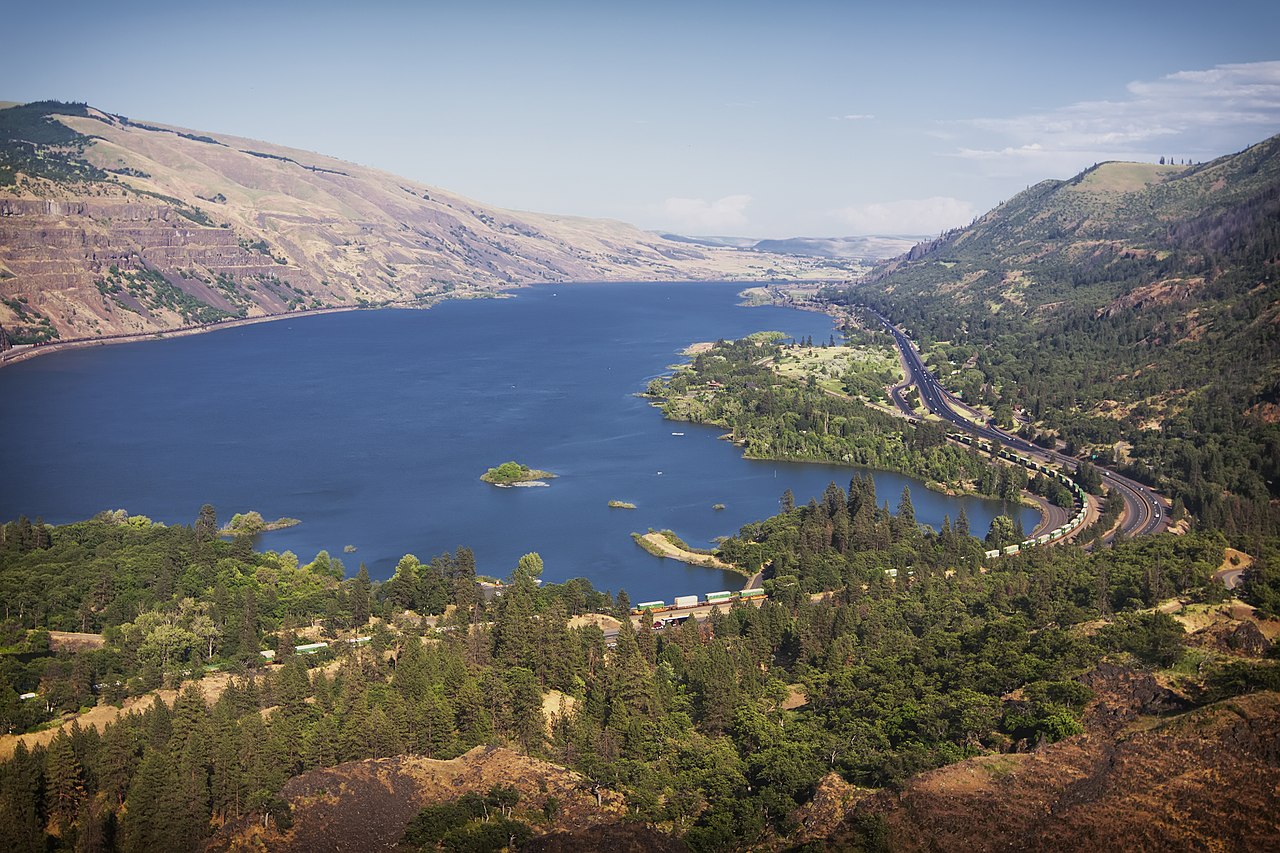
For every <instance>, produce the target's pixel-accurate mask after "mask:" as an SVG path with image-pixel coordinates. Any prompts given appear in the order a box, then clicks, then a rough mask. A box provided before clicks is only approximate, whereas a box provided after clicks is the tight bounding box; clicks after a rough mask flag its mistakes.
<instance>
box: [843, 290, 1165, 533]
mask: <svg viewBox="0 0 1280 853" xmlns="http://www.w3.org/2000/svg"><path fill="white" fill-rule="evenodd" d="M867 310H868V311H870V312H871V313H872V314H874V315H875V316H876V318H877V319H879V320H880V322H881V323H883V324H884V326H885V328H886V329H888V331H889V334H891V335H893V339H894V341H895V342H896V343H897V345H898V350H899V351H900V352H901V353H902V360H903V362H904V363H905V364H906V367H907V373H908V376H907V379H908V383H909V384H910V385H914V386H915V387H916V388H917V389H918V390H919V392H920V400H921V402H923V403H924V405H925V408H927V409H928V410H929V411H930V412H931V413H933V414H935V415H937V416H938V417H940V418H942V419H943V420H944V421H946V422H947V423H949V424H951V425H952V426H954V427H956V428H957V429H961V430H964V431H965V432H968V433H970V434H972V435H975V436H978V437H980V438H984V439H986V440H987V441H990V442H993V443H996V444H1002V445H1004V446H1006V447H1008V448H1010V449H1011V450H1016V451H1018V452H1019V453H1023V454H1025V455H1027V456H1030V457H1032V458H1035V459H1038V460H1039V461H1041V462H1056V463H1059V464H1062V465H1064V466H1066V468H1067V469H1068V470H1070V471H1075V470H1076V469H1077V468H1078V467H1079V461H1078V460H1076V459H1073V458H1071V457H1069V456H1064V455H1063V454H1061V453H1058V452H1056V451H1053V450H1047V449H1045V448H1043V447H1040V446H1039V445H1037V444H1032V443H1031V442H1029V441H1026V440H1025V439H1023V438H1020V437H1018V436H1016V435H1011V434H1009V433H1007V432H1005V431H1004V430H1002V429H999V428H998V427H996V426H994V425H992V424H991V423H990V422H988V423H985V424H984V423H975V422H973V421H971V420H969V419H968V418H966V417H964V416H963V415H961V414H960V413H959V412H957V411H956V408H955V407H956V406H957V405H958V404H959V402H960V401H959V400H957V399H956V398H955V397H954V396H953V395H952V394H951V393H950V392H949V391H947V390H946V389H945V388H943V387H942V386H941V385H940V384H938V380H937V378H936V377H935V376H934V375H933V374H932V373H930V372H929V369H928V368H927V367H925V364H924V361H922V360H921V358H920V353H919V352H917V351H916V348H915V346H914V345H913V344H912V343H911V339H910V338H908V337H907V336H906V335H905V334H904V333H903V332H902V331H901V330H900V329H898V328H897V327H896V326H894V325H893V324H892V323H890V322H889V321H888V319H886V318H885V317H884V316H883V315H881V314H880V313H879V312H877V311H874V310H872V309H870V308H868V309H867ZM905 391H906V386H905V385H900V386H897V387H895V388H893V389H892V392H891V396H892V397H893V402H894V405H896V406H897V407H898V408H899V409H901V410H902V411H903V412H905V413H906V414H908V415H911V416H913V417H914V416H915V411H914V410H913V409H912V408H911V406H910V404H908V403H907V401H906V399H905V396H904V394H905ZM1097 467H1098V470H1099V471H1100V472H1102V474H1103V480H1104V481H1105V482H1106V484H1107V485H1108V486H1109V487H1110V488H1112V489H1113V490H1115V491H1116V492H1117V493H1118V494H1119V495H1120V497H1121V498H1122V499H1123V500H1124V512H1123V513H1122V514H1121V516H1120V520H1121V521H1120V529H1121V530H1122V531H1124V534H1125V535H1126V536H1128V537H1134V536H1146V535H1148V534H1152V533H1159V532H1161V531H1163V530H1165V529H1166V528H1167V527H1168V526H1169V513H1168V511H1167V508H1166V505H1165V502H1164V501H1163V500H1162V499H1161V498H1160V497H1159V496H1158V495H1157V494H1156V493H1155V492H1153V491H1152V490H1151V489H1150V488H1148V487H1147V486H1145V485H1143V484H1142V483H1139V482H1137V481H1135V480H1130V479H1128V478H1127V477H1122V476H1120V475H1119V474H1117V473H1116V472H1114V471H1110V470H1108V469H1106V468H1103V467H1102V466H1097ZM1112 538H1114V534H1112V535H1109V536H1108V537H1106V540H1105V541H1108V542H1109V541H1110V540H1111V539H1112Z"/></svg>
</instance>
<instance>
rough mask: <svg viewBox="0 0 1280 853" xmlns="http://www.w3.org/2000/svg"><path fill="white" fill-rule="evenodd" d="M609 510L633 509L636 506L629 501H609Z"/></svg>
mask: <svg viewBox="0 0 1280 853" xmlns="http://www.w3.org/2000/svg"><path fill="white" fill-rule="evenodd" d="M609 507H610V508H611V509H635V508H636V505H635V504H633V503H631V501H609Z"/></svg>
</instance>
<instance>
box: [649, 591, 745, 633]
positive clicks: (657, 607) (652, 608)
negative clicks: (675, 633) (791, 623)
mask: <svg viewBox="0 0 1280 853" xmlns="http://www.w3.org/2000/svg"><path fill="white" fill-rule="evenodd" d="M766 598H768V596H767V595H765V592H764V590H763V589H744V590H739V591H738V592H730V591H728V590H722V591H720V592H708V593H707V594H706V596H705V597H704V598H703V599H701V600H699V599H698V596H696V595H677V596H676V597H675V599H674V600H673V601H672V603H671V604H667V603H666V602H665V601H642V602H640V603H639V604H637V605H635V606H634V607H632V608H631V614H632V615H633V616H639V615H640V614H642V613H644V612H645V611H646V610H647V611H649V613H650V615H652V616H653V617H654V624H655V625H656V624H659V623H670V622H683V621H684V620H685V619H687V618H689V617H688V615H687V614H686V615H679V611H681V610H689V609H691V608H694V607H700V606H704V605H708V604H732V603H733V602H735V601H761V600H763V599H766ZM670 613H676V614H677V615H675V616H670V615H665V616H664V615H663V614H670Z"/></svg>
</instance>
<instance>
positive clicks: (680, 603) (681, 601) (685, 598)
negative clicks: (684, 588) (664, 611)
mask: <svg viewBox="0 0 1280 853" xmlns="http://www.w3.org/2000/svg"><path fill="white" fill-rule="evenodd" d="M697 606H698V596H696V595H677V596H676V607H697Z"/></svg>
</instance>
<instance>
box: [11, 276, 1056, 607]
mask: <svg viewBox="0 0 1280 853" xmlns="http://www.w3.org/2000/svg"><path fill="white" fill-rule="evenodd" d="M741 287H742V285H734V284H721V283H696V284H687V283H681V284H652V283H641V284H591V285H555V286H541V287H537V288H530V289H524V290H520V291H516V292H515V297H514V298H510V299H484V300H457V301H451V302H446V303H444V304H443V305H440V306H438V307H436V308H433V309H431V310H429V311H412V310H379V311H358V312H347V313H339V314H327V315H321V316H314V317H304V316H299V317H297V318H291V319H287V320H280V321H277V322H271V323H263V324H259V325H253V326H245V327H240V328H234V329H226V330H221V331H218V332H214V333H211V334H206V335H197V336H192V337H185V338H175V339H171V340H163V341H148V342H143V343H137V344H126V345H118V346H106V347H94V348H89V349H84V350H77V351H71V352H65V353H58V354H54V355H49V356H42V357H40V358H36V359H33V360H31V361H29V362H25V363H21V364H18V365H16V366H13V367H9V368H5V369H4V370H0V400H3V401H4V405H3V406H0V436H2V437H3V440H2V441H0V518H3V519H13V518H16V517H17V516H18V515H19V514H26V515H28V516H30V517H31V518H35V517H37V516H40V517H43V519H44V520H45V521H48V522H55V523H63V522H68V521H74V520H78V519H83V518H88V517H90V516H92V515H94V514H95V513H97V512H99V511H101V510H104V509H115V508H125V509H127V510H128V511H129V512H130V513H134V514H143V515H147V516H150V517H151V518H153V519H155V520H157V521H163V522H166V523H171V524H172V523H181V524H189V523H191V522H192V521H193V520H194V519H195V516H196V513H197V511H198V510H199V508H200V506H201V505H202V504H204V503H211V504H213V505H214V506H215V507H216V509H217V511H218V516H219V519H220V520H221V521H225V520H227V519H229V518H230V517H231V515H232V514H233V513H236V512H245V511H248V510H251V509H256V510H258V511H259V512H261V513H262V514H263V516H265V517H266V518H268V519H272V518H276V517H279V516H290V517H294V518H299V519H301V520H302V522H303V523H302V524H300V525H298V526H296V527H293V528H290V529H287V530H281V531H276V532H273V533H269V534H266V535H265V536H263V537H262V538H261V541H260V543H259V546H260V547H261V548H265V549H271V550H275V551H284V550H291V551H293V552H294V553H296V554H297V555H298V556H299V558H300V559H301V560H302V561H304V562H305V561H307V560H310V559H311V558H312V557H313V556H314V555H315V554H316V552H318V551H320V550H321V549H324V550H327V551H328V552H329V553H330V554H331V555H333V556H334V557H339V558H341V559H342V560H343V562H344V563H345V564H346V566H347V569H348V571H349V572H354V570H355V569H356V567H357V565H358V564H359V563H365V564H366V565H367V566H368V568H369V571H370V574H371V575H373V577H375V578H385V577H388V576H390V574H391V572H392V571H393V570H394V567H395V564H396V562H397V561H398V560H399V558H400V557H401V556H402V555H404V554H407V553H412V554H416V555H417V556H418V557H420V558H421V559H423V560H426V559H429V558H430V557H431V556H433V555H435V554H438V553H441V552H443V551H449V550H453V549H454V548H455V547H456V546H458V545H467V546H469V547H470V548H472V549H473V550H474V551H475V554H476V558H477V562H478V569H479V571H480V572H481V573H485V574H491V575H495V576H499V577H501V576H505V575H507V574H508V573H509V572H510V571H511V569H512V568H514V566H515V563H516V561H517V560H518V559H519V557H520V555H522V554H524V553H526V552H529V551H537V552H539V553H540V554H541V555H542V557H543V559H544V561H545V563H546V571H545V573H544V578H545V579H546V580H548V581H561V580H566V579H568V578H573V577H586V578H589V579H590V580H591V581H592V583H594V584H595V585H596V586H597V587H599V588H602V589H609V590H613V591H615V592H616V591H617V590H619V589H624V588H625V589H626V590H627V592H628V594H629V595H630V596H631V599H632V600H633V601H637V600H647V599H666V600H670V599H671V597H673V596H675V595H678V594H694V593H696V594H702V593H705V592H708V591H713V590H719V589H730V588H737V587H738V586H740V585H741V579H740V578H738V577H736V576H733V575H728V574H724V573H721V572H718V571H714V570H708V569H703V568H696V567H692V566H687V565H684V564H682V563H678V562H675V561H673V560H663V559H659V558H656V557H652V556H650V555H648V554H646V553H645V552H644V551H642V550H641V549H640V548H639V547H638V546H637V545H636V544H635V543H634V542H633V541H632V539H631V537H630V535H629V534H630V533H631V532H632V531H640V532H643V531H645V530H646V529H648V528H653V529H664V528H670V529H672V530H674V531H675V532H676V533H677V534H679V535H680V536H681V537H682V538H683V539H685V540H686V541H688V542H690V543H691V544H694V545H704V546H705V545H709V544H710V543H711V542H712V540H713V538H714V537H717V536H723V535H727V534H731V533H734V532H735V531H737V529H738V528H739V527H740V526H741V525H743V524H745V523H747V522H750V521H755V520H758V519H761V518H764V517H766V516H769V515H771V514H773V513H775V512H776V511H777V509H778V502H779V497H780V496H781V495H782V493H783V491H784V490H786V489H791V490H792V491H793V492H794V494H795V496H796V500H797V502H799V503H803V502H806V501H807V500H808V499H809V498H810V497H813V496H817V495H820V494H821V492H822V490H823V489H824V488H826V486H827V484H828V483H829V482H832V481H834V482H836V483H839V484H840V485H841V486H842V487H844V486H847V485H848V482H849V479H850V477H851V476H852V475H853V474H854V473H855V471H856V469H853V468H848V467H842V466H834V465H818V464H796V463H775V462H761V461H751V460H746V459H743V458H742V457H741V454H740V451H739V449H738V448H735V447H734V446H733V445H731V444H729V443H728V442H725V441H719V440H717V436H718V435H719V434H720V432H721V430H719V429H717V428H714V427H699V426H693V425H689V424H681V423H674V422H669V421H666V420H664V419H663V418H662V415H661V413H660V412H659V411H658V410H657V409H655V408H653V407H652V406H650V405H649V404H648V403H647V402H646V401H645V400H643V399H641V398H639V397H637V396H635V395H636V393H637V392H639V391H642V390H643V389H644V387H645V385H646V383H647V382H648V381H649V379H651V378H653V377H654V376H657V375H660V374H662V373H664V372H666V371H667V368H668V366H670V365H672V364H675V363H678V362H679V361H681V358H682V357H681V356H680V352H681V351H682V350H683V349H684V348H685V347H686V346H688V345H689V344H690V343H693V342H695V341H709V340H715V339H717V338H725V339H729V338H735V337H741V336H743V335H746V334H749V333H751V332H755V331H761V330H777V331H781V332H784V333H786V334H787V335H790V336H793V337H803V336H809V335H812V336H813V338H814V340H815V341H819V340H826V339H827V338H828V336H829V335H831V334H832V331H833V329H832V326H831V321H830V319H829V318H827V317H825V316H823V315H821V314H816V313H807V312H801V311H795V310H791V309H784V308H776V307H755V308H748V307H744V306H741V305H739V304H738V302H739V299H738V296H737V294H738V292H739V290H740V289H741ZM677 433H683V434H682V435H678V434H677ZM509 459H514V460H518V461H521V462H524V463H526V464H529V465H532V466H533V467H536V468H542V469H546V470H549V471H554V472H556V473H557V474H559V477H558V479H556V480H554V481H552V484H551V486H550V487H549V488H519V489H498V488H494V487H492V486H489V485H486V484H485V483H482V482H481V481H480V480H479V479H478V478H479V475H480V474H481V473H483V472H484V470H485V469H486V468H488V467H490V466H492V465H496V464H498V463H500V462H504V461H506V460H509ZM875 479H876V488H877V493H878V495H879V497H880V500H881V502H884V501H888V503H889V505H890V506H891V507H893V506H896V505H897V502H898V497H899V495H900V493H901V491H902V488H903V486H904V485H907V486H910V488H911V494H912V497H913V499H914V502H915V507H916V516H917V518H918V519H919V520H920V521H921V522H924V523H926V524H930V525H933V526H934V527H935V528H936V527H938V526H939V525H940V524H941V523H942V518H943V515H944V514H950V516H951V517H952V518H955V517H956V515H957V514H958V513H959V511H960V507H961V506H963V507H964V508H965V511H966V512H967V514H968V517H969V520H970V525H971V528H972V529H973V530H974V531H975V532H976V533H979V534H981V533H982V532H984V531H985V530H986V529H987V526H988V524H989V523H990V520H991V518H992V517H993V516H994V515H997V514H999V513H1001V512H1005V511H1008V510H1007V508H1005V507H1004V506H1003V505H1002V504H999V503H997V502H993V501H988V500H982V499H977V498H955V497H949V496H946V495H942V494H938V493H936V492H931V491H928V490H926V489H925V487H924V485H923V483H921V482H919V481H917V480H913V479H911V478H908V477H903V476H899V475H896V474H888V473H884V472H876V473H875ZM613 499H616V500H623V501H629V502H631V503H634V504H636V506H637V509H635V510H622V509H611V508H609V507H608V505H607V504H608V502H609V501H610V500H613ZM715 504H724V505H725V508H724V509H723V510H715V509H713V505H715ZM1020 511H1021V512H1022V513H1023V515H1022V518H1023V524H1024V526H1025V527H1026V529H1027V530H1028V531H1029V530H1031V529H1032V528H1033V527H1034V526H1035V524H1036V522H1037V520H1038V518H1037V515H1036V513H1035V512H1034V511H1032V510H1028V509H1021V510H1020ZM347 546H354V548H355V550H354V551H351V552H346V553H344V549H345V548H346V547H347Z"/></svg>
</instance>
